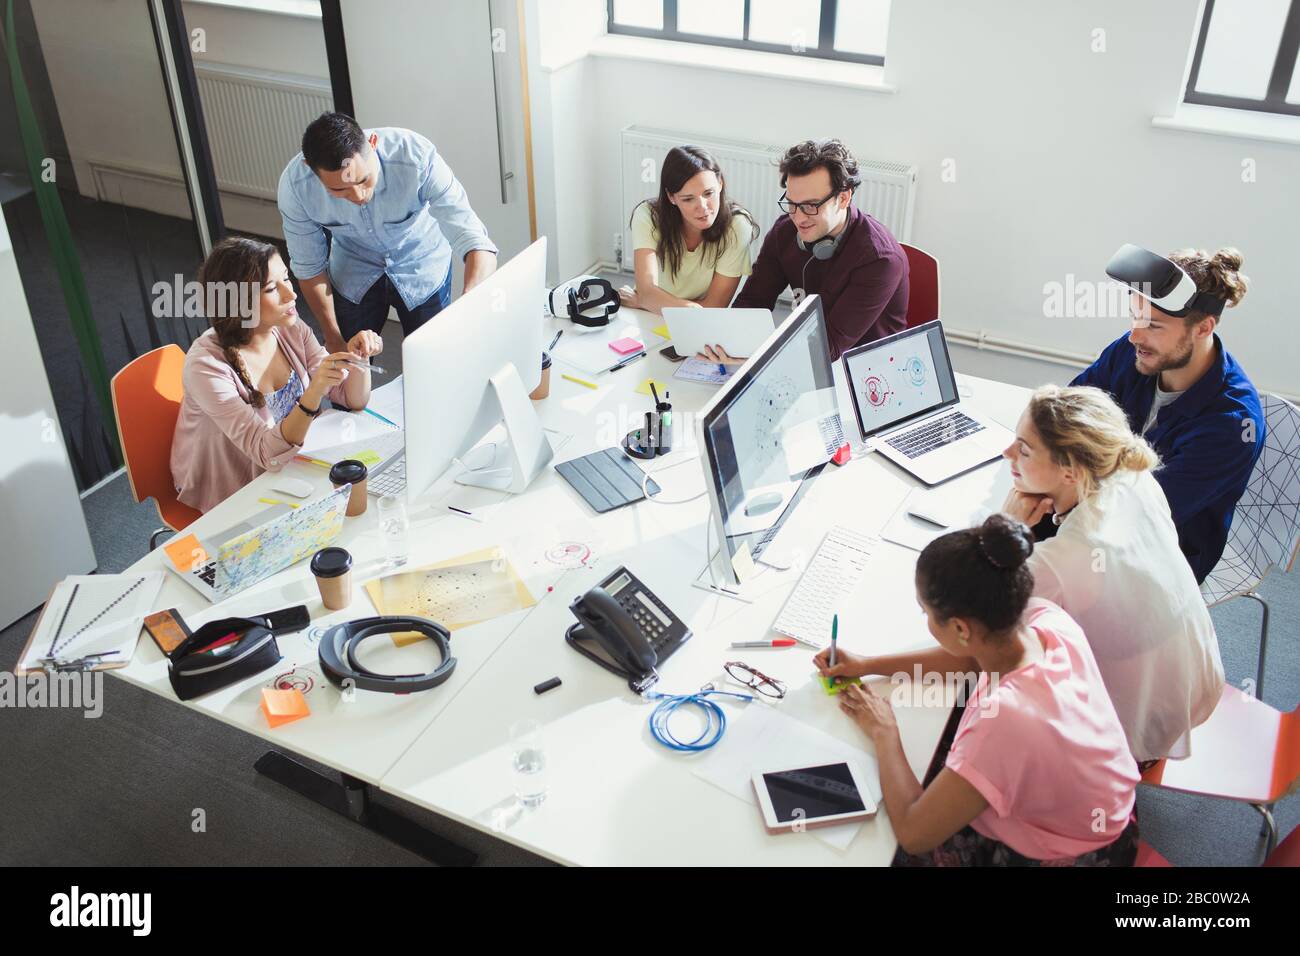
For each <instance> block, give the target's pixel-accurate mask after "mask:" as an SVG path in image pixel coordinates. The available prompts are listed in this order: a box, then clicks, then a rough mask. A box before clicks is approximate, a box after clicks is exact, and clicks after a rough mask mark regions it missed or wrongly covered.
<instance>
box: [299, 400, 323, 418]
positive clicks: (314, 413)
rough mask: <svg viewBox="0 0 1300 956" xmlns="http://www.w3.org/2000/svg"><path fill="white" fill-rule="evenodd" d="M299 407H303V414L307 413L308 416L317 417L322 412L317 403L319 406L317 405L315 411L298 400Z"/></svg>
mask: <svg viewBox="0 0 1300 956" xmlns="http://www.w3.org/2000/svg"><path fill="white" fill-rule="evenodd" d="M298 407H299V408H301V409H302V411H303V414H305V415H306V416H307V417H308V418H315V417H316V416H317V415H319V414H320V409H321V407H320V405H317V406H316V410H315V411H312V410H311V409H310V408H308V407H307V406H306V405H304V404H303V403H302V402H301V401H299V402H298Z"/></svg>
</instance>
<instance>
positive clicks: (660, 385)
mask: <svg viewBox="0 0 1300 956" xmlns="http://www.w3.org/2000/svg"><path fill="white" fill-rule="evenodd" d="M651 382H654V386H655V388H657V389H658V390H659V398H660V399H661V400H662V399H663V397H664V392H666V391H668V385H667V383H665V382H661V381H659V380H658V379H655V378H648V379H646V380H645V381H644V382H642V383H641V384H640V385H638V386H637V387H636V392H637V394H638V395H650V394H651V392H650V383H651Z"/></svg>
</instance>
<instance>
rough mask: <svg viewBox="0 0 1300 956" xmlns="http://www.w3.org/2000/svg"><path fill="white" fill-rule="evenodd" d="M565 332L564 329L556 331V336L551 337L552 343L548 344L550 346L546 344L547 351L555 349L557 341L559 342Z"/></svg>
mask: <svg viewBox="0 0 1300 956" xmlns="http://www.w3.org/2000/svg"><path fill="white" fill-rule="evenodd" d="M563 334H564V329H560V331H558V332H556V333H555V338H553V339H551V344H550V345H548V346H546V351H548V352H549V351H551V350H552V349H554V348H555V343H556V342H558V341H560V336H561V335H563Z"/></svg>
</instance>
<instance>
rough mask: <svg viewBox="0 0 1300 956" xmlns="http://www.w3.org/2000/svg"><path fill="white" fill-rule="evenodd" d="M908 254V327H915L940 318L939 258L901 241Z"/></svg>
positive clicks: (904, 250)
mask: <svg viewBox="0 0 1300 956" xmlns="http://www.w3.org/2000/svg"><path fill="white" fill-rule="evenodd" d="M899 245H901V246H902V247H903V252H905V253H906V254H907V269H908V290H907V327H908V328H909V329H910V328H913V327H915V326H918V325H924V324H925V323H926V322H933V321H934V320H935V319H937V318H939V260H938V259H936V258H935V257H934V256H932V255H930V253H928V252H924V251H922V250H920V249H918V248H916V247H915V246H909V245H908V244H907V243H905V242H903V243H899Z"/></svg>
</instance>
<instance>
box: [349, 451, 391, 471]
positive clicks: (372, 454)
mask: <svg viewBox="0 0 1300 956" xmlns="http://www.w3.org/2000/svg"><path fill="white" fill-rule="evenodd" d="M352 457H353V458H355V459H356V460H357V461H359V462H361V464H363V465H365V466H366V467H367V468H373V467H375V465H377V464H379V463H380V462H381V461H383V460H384V459H383V457H382V456H381V455H380V454H379V452H377V451H363V452H361V453H360V454H357V455H353V456H352Z"/></svg>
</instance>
